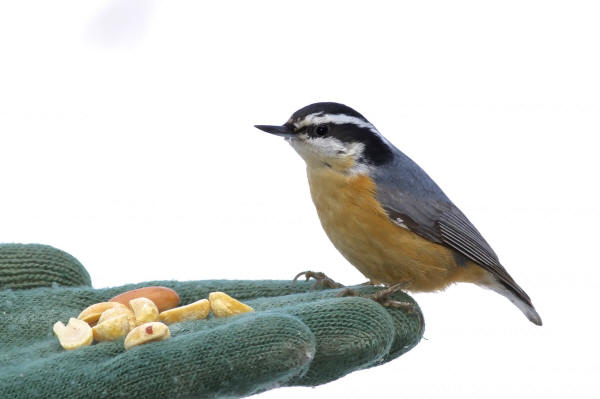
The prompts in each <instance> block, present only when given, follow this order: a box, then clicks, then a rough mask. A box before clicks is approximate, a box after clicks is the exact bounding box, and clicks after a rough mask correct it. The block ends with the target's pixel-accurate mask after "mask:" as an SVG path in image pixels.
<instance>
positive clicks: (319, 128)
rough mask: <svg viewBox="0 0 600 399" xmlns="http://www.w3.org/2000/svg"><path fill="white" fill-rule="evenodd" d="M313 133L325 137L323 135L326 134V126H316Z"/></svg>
mask: <svg viewBox="0 0 600 399" xmlns="http://www.w3.org/2000/svg"><path fill="white" fill-rule="evenodd" d="M315 133H317V136H325V134H326V133H327V125H319V126H317V128H316V129H315Z"/></svg>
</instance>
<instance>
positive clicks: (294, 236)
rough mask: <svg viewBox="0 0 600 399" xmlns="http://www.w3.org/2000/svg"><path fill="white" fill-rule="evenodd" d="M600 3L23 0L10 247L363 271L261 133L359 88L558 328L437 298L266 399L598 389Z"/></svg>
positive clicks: (109, 261) (500, 304)
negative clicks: (338, 366) (339, 369)
mask: <svg viewBox="0 0 600 399" xmlns="http://www.w3.org/2000/svg"><path fill="white" fill-rule="evenodd" d="M595 3H596V4H595ZM599 17H600V15H599V10H598V8H597V2H593V1H590V2H581V1H563V2H560V1H502V2H484V1H471V2H465V1H452V2H450V1H440V2H431V1H419V2H402V3H401V2H377V1H369V2H354V1H339V2H325V1H308V0H304V1H301V2H296V3H292V2H283V1H271V2H265V1H257V0H254V1H229V2H198V1H189V2H186V1H171V2H150V1H140V0H135V1H134V0H129V1H116V0H112V1H107V0H103V1H101V0H97V1H91V0H88V1H68V2H61V1H38V2H31V1H19V2H16V1H14V2H2V4H1V5H0V44H1V47H0V51H1V55H0V57H1V59H0V170H1V171H2V172H1V173H2V175H1V179H0V182H1V186H2V190H1V191H0V242H26V243H29V242H37V243H45V244H50V245H53V246H56V247H58V248H61V249H63V250H66V251H68V252H70V253H71V254H73V255H74V256H75V257H77V258H78V259H79V260H80V261H81V262H82V263H83V264H84V265H85V266H86V267H87V268H88V270H89V272H90V274H91V275H92V280H93V283H94V286H96V287H104V286H112V285H121V284H124V283H130V282H139V281H144V280H152V279H179V280H192V279H213V278H231V279H288V278H291V277H292V276H293V275H294V274H295V273H296V272H298V271H301V270H304V269H307V268H311V269H315V270H320V271H324V272H326V273H327V274H329V275H330V276H332V277H334V278H335V279H336V280H338V281H341V282H344V283H347V284H354V283H360V282H362V281H364V277H362V276H361V275H360V274H359V273H358V272H357V271H356V270H355V269H354V268H353V267H352V266H350V265H349V264H348V263H347V262H346V261H345V260H344V259H343V258H342V256H341V255H339V254H338V253H337V252H336V250H335V249H334V248H333V246H332V245H331V244H330V243H329V241H328V239H327V237H326V236H325V234H324V233H323V231H322V229H321V227H320V225H319V221H318V218H317V216H316V213H315V211H314V209H313V205H312V203H311V201H310V197H309V193H308V185H307V181H306V177H305V172H304V164H303V161H302V160H301V159H300V158H299V157H298V156H297V155H296V154H295V153H294V152H293V150H292V149H291V148H289V146H288V145H287V144H286V143H285V142H283V141H282V140H281V139H279V138H277V137H274V136H270V135H267V134H264V133H261V132H260V131H258V130H256V129H254V128H253V127H252V126H253V125H254V124H257V123H258V124H261V123H262V124H277V123H282V122H284V121H285V120H286V119H287V118H288V117H289V115H290V114H291V113H292V112H293V111H295V110H296V109H297V108H300V107H302V106H304V105H306V104H309V103H312V102H316V101H338V102H343V103H345V104H347V105H350V106H351V107H353V108H355V109H357V110H358V111H359V112H361V113H363V114H364V115H365V116H366V117H367V118H368V119H369V120H370V121H371V122H373V123H374V124H375V125H376V126H377V128H378V129H379V130H380V131H381V132H382V133H383V134H384V135H386V136H387V138H388V139H390V140H391V141H392V142H393V143H395V144H396V145H397V146H398V147H399V148H400V149H401V150H403V151H404V152H406V153H407V154H408V155H409V156H411V157H412V158H413V159H414V160H415V161H417V162H418V163H419V164H420V165H421V166H422V167H423V168H424V169H425V170H426V171H427V172H428V173H429V174H430V175H431V176H432V177H433V178H434V179H435V180H436V181H437V182H438V183H439V184H440V186H441V187H442V188H443V189H444V190H445V191H446V193H447V194H448V195H449V196H450V198H452V199H453V201H454V202H455V203H456V204H457V205H458V206H459V207H460V208H461V209H462V210H463V211H464V212H465V213H466V214H467V215H468V216H469V218H470V219H471V221H472V222H473V223H474V224H475V225H476V226H477V227H478V228H479V230H480V231H481V232H482V233H483V235H484V236H485V237H486V238H487V240H488V241H489V242H490V243H491V244H492V246H493V247H494V248H495V250H496V252H497V253H498V254H499V256H500V258H501V260H502V261H503V263H504V264H505V266H506V267H507V269H508V270H509V272H510V273H511V274H512V275H513V276H514V277H515V279H516V280H517V281H518V282H519V283H520V284H521V285H522V286H523V287H524V288H525V289H526V290H527V292H528V293H529V294H530V296H531V297H532V299H533V302H534V304H535V305H536V307H537V309H538V311H539V312H540V314H541V316H542V318H543V320H544V326H543V327H541V328H539V327H536V326H534V325H532V324H530V323H529V322H528V321H527V320H526V319H525V318H524V317H523V316H522V314H521V313H520V312H519V311H518V309H516V308H515V307H513V306H512V305H511V304H510V303H509V302H508V301H506V300H505V299H504V298H502V297H500V296H498V295H496V294H493V293H492V292H489V291H484V290H482V289H480V288H478V287H474V286H466V285H460V286H455V287H451V288H450V289H448V290H446V291H445V292H443V293H437V294H418V295H415V297H416V299H417V300H418V301H419V303H420V305H421V306H422V308H423V311H424V314H425V317H426V322H427V328H426V332H425V338H426V339H424V340H423V341H422V342H421V343H420V344H419V345H418V346H417V347H416V348H415V349H413V350H412V351H411V352H409V353H408V354H406V355H405V356H403V357H401V358H399V359H397V360H395V361H393V362H391V363H389V364H387V365H384V366H381V367H377V368H374V369H370V370H366V371H360V372H356V373H353V374H351V375H348V376H346V377H345V378H343V379H341V380H338V381H336V382H333V383H330V384H327V385H325V386H320V387H317V388H315V389H311V388H286V389H277V390H274V391H270V392H267V393H265V394H262V395H260V397H262V398H281V397H287V398H290V397H298V398H300V397H306V396H307V395H311V397H315V398H316V397H322V398H330V397H340V396H341V395H344V397H345V398H365V397H373V396H374V395H376V394H381V395H388V394H391V395H394V397H404V398H441V397H443V398H506V397H527V398H532V397H536V398H564V397H576V398H588V397H589V398H591V397H599V395H600V389H599V382H598V377H599V375H600V361H599V360H598V355H599V354H600V350H599V347H598V337H597V335H598V328H599V326H600V325H599V323H598V308H597V306H598V303H599V301H598V294H597V292H598V290H599V289H600V282H599V281H600V273H599V271H598V270H599V266H600V265H599V264H598V263H599V262H598V256H597V253H598V252H597V246H598V243H597V237H598V222H599V219H600V218H599V211H598V199H599V198H598V188H597V187H598V170H599V167H598V166H599V165H598V161H597V149H598V145H597V143H596V138H597V136H598V133H599V132H600V129H599V128H600V118H599V116H600V112H599V111H600V94H599V93H600V78H599V76H600V72H599V71H600V55H599V54H600V52H599V48H600V47H599V38H600V24H599V22H598V21H599Z"/></svg>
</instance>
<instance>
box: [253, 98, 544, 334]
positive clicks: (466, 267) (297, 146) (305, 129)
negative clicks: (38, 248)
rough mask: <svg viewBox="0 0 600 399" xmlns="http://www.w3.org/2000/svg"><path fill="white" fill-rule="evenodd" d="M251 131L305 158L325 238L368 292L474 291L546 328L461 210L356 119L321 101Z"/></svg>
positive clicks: (359, 117)
mask: <svg viewBox="0 0 600 399" xmlns="http://www.w3.org/2000/svg"><path fill="white" fill-rule="evenodd" d="M255 127H256V128H258V129H260V130H262V131H264V132H267V133H271V134H274V135H276V136H280V137H283V138H285V140H286V141H287V142H288V143H289V144H290V145H291V146H292V148H293V149H294V150H296V152H297V153H298V154H299V155H300V156H301V157H302V158H303V159H304V161H305V163H306V172H307V176H308V183H309V188H310V194H311V197H312V200H313V203H314V205H315V207H316V210H317V214H318V216H319V219H320V222H321V225H322V227H323V229H324V230H325V233H326V234H327V236H328V237H329V239H330V240H331V242H332V243H333V245H334V246H335V248H336V249H337V250H338V251H339V252H340V253H341V254H342V255H343V256H344V257H345V258H346V259H347V260H348V261H349V262H350V263H351V264H352V265H353V266H354V267H356V268H357V269H358V270H359V271H360V272H361V273H362V274H363V275H364V276H366V277H367V278H368V279H369V282H370V283H371V284H374V285H385V286H392V285H397V284H401V285H402V287H404V289H406V290H407V291H410V292H434V291H440V290H443V289H445V288H446V287H448V286H449V285H451V284H453V283H463V282H465V283H473V284H476V285H478V286H481V287H484V288H488V289H490V290H492V291H494V292H496V293H498V294H500V295H502V296H504V297H506V298H507V299H508V300H510V301H511V302H512V303H513V304H514V305H515V306H516V307H517V308H519V309H520V310H521V312H523V314H524V315H525V316H526V317H527V318H528V319H529V321H531V322H532V323H534V324H536V325H539V326H541V325H542V319H541V318H540V316H539V314H538V312H537V311H536V309H535V307H534V306H533V304H532V302H531V299H530V298H529V296H528V295H527V294H526V293H525V291H524V290H523V289H522V288H521V287H520V286H519V285H518V284H517V283H516V282H515V280H514V279H513V278H512V277H511V276H510V275H509V274H508V272H507V271H506V269H505V268H504V266H502V264H501V263H500V261H499V259H498V256H497V255H496V253H495V252H494V250H493V249H492V248H491V246H490V245H489V244H488V243H487V241H486V240H485V239H484V238H483V237H482V235H481V234H480V233H479V231H478V230H477V229H476V228H475V226H473V224H472V223H471V222H470V221H469V220H468V219H467V217H466V216H465V215H464V214H463V212H461V210H460V209H459V208H458V207H457V206H456V205H454V203H453V202H452V201H451V200H450V199H449V198H448V197H447V196H446V194H444V192H443V191H442V190H441V189H440V187H439V186H438V185H437V184H436V183H435V182H434V181H433V179H432V178H431V177H429V175H428V174H427V173H426V172H425V171H424V170H423V169H422V168H421V167H420V166H419V165H417V164H416V163H415V162H414V161H413V160H412V159H410V158H409V157H408V156H407V155H405V154H404V153H403V152H402V151H400V150H399V149H397V148H396V147H395V146H394V145H393V144H392V143H391V142H390V141H388V140H387V139H386V138H385V137H384V136H383V135H382V134H381V133H380V132H379V131H378V130H377V129H376V128H375V126H374V125H373V124H372V123H370V122H369V121H368V120H367V119H366V118H365V117H364V116H363V115H361V114H360V113H359V112H357V111H355V110H354V109H352V108H350V107H348V106H346V105H344V104H340V103H335V102H318V103H314V104H310V105H307V106H305V107H303V108H301V109H299V110H297V111H296V112H294V113H293V114H292V116H291V117H290V118H289V119H288V120H287V121H286V122H285V123H284V124H283V125H255Z"/></svg>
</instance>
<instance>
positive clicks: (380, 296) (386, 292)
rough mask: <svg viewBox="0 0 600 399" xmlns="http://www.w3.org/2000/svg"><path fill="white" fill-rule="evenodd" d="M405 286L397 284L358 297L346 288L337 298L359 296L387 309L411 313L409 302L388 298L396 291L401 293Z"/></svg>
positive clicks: (412, 309) (412, 310) (357, 294)
mask: <svg viewBox="0 0 600 399" xmlns="http://www.w3.org/2000/svg"><path fill="white" fill-rule="evenodd" d="M407 285H408V284H407V283H397V284H394V285H392V286H390V287H387V288H384V289H382V290H379V291H377V292H376V293H374V294H371V295H360V294H359V293H358V292H356V291H354V290H352V289H350V288H346V289H344V290H342V291H340V292H339V293H338V295H337V296H339V297H344V296H361V297H363V298H369V299H372V300H374V301H375V302H379V303H380V304H381V305H382V306H389V307H394V308H396V309H403V310H406V311H407V312H410V313H413V312H414V311H415V306H414V304H412V303H410V302H405V301H395V300H393V299H389V298H388V297H389V296H390V295H392V294H395V293H396V292H398V291H402V288H405V287H406V286H407Z"/></svg>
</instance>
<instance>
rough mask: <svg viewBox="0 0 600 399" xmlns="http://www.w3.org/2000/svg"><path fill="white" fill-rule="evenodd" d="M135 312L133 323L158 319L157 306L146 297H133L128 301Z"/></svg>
mask: <svg viewBox="0 0 600 399" xmlns="http://www.w3.org/2000/svg"><path fill="white" fill-rule="evenodd" d="M129 306H131V309H133V313H135V325H136V326H139V325H140V324H144V323H148V322H151V321H157V320H158V307H157V306H156V305H155V304H154V302H152V301H151V300H150V299H148V298H135V299H132V300H131V301H129Z"/></svg>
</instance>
